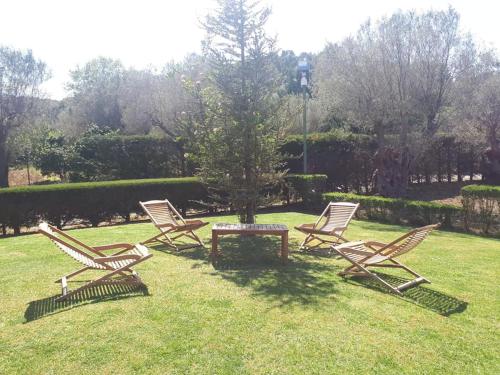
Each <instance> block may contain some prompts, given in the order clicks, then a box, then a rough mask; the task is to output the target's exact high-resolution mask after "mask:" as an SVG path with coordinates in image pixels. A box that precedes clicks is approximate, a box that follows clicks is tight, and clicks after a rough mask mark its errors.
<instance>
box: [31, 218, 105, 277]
mask: <svg viewBox="0 0 500 375" xmlns="http://www.w3.org/2000/svg"><path fill="white" fill-rule="evenodd" d="M38 232H39V233H41V234H43V235H45V236H47V237H49V238H50V239H51V240H52V242H53V243H54V244H55V245H56V246H57V247H58V248H59V249H60V250H61V251H63V252H64V253H65V254H66V255H68V256H70V257H71V258H73V259H75V260H76V261H77V262H80V263H82V264H83V265H85V266H87V267H92V268H98V269H106V267H104V266H103V265H101V264H99V263H97V262H95V261H94V255H101V254H97V253H96V252H95V250H93V249H92V248H91V247H90V246H87V245H85V244H84V243H82V242H80V241H78V240H77V239H76V238H73V237H71V236H70V235H68V234H67V233H64V232H63V231H61V230H59V229H57V228H56V227H54V226H52V225H49V224H47V223H40V225H39V226H38Z"/></svg>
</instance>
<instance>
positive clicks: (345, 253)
mask: <svg viewBox="0 0 500 375" xmlns="http://www.w3.org/2000/svg"><path fill="white" fill-rule="evenodd" d="M437 227H439V224H434V225H427V226H425V227H421V228H417V229H414V230H412V231H410V232H408V233H406V234H405V235H403V236H401V237H399V238H398V239H396V240H394V241H393V242H391V243H389V244H384V243H381V242H375V241H357V242H346V243H343V244H341V245H336V246H333V249H334V250H335V251H336V252H337V253H338V254H339V255H340V256H342V257H343V258H344V259H346V260H347V261H349V262H350V263H351V266H349V267H347V268H346V269H345V270H343V271H342V272H340V273H339V275H341V276H349V275H351V276H369V277H372V278H374V279H376V280H378V281H379V282H381V283H382V284H383V285H385V286H386V287H388V288H389V289H390V290H391V291H393V292H394V293H396V294H401V292H402V291H403V290H405V289H408V288H411V287H414V286H416V285H419V284H421V283H430V281H429V280H427V279H426V278H424V277H423V276H420V275H419V274H418V273H416V272H414V271H412V270H411V269H409V268H408V267H406V266H405V265H403V264H401V263H400V262H398V261H397V260H396V259H394V258H396V257H399V256H401V255H403V254H405V253H407V252H409V251H411V250H413V249H414V248H415V247H417V246H418V245H419V244H420V243H421V242H422V241H423V240H424V239H425V238H426V237H427V236H428V235H429V233H430V232H431V231H432V230H434V229H436V228H437ZM368 267H394V268H401V269H403V270H405V271H407V272H409V273H411V274H412V275H413V276H415V277H416V278H415V279H413V280H411V281H408V282H406V283H403V284H401V285H398V286H395V287H394V286H392V285H390V284H389V283H387V282H386V281H384V280H383V279H382V278H381V277H379V276H378V275H377V274H375V273H373V272H371V271H370V270H369V269H368Z"/></svg>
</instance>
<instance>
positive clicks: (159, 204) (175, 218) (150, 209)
mask: <svg viewBox="0 0 500 375" xmlns="http://www.w3.org/2000/svg"><path fill="white" fill-rule="evenodd" d="M139 203H140V205H141V206H142V208H143V209H144V211H145V212H146V214H147V215H148V216H149V218H150V219H151V221H152V222H153V223H154V224H155V225H156V226H158V225H163V224H172V225H174V226H178V225H182V224H184V223H185V221H184V218H183V217H182V216H181V214H179V212H177V210H176V209H175V207H174V206H173V205H172V204H171V203H170V202H169V201H168V199H165V200H153V201H147V202H139Z"/></svg>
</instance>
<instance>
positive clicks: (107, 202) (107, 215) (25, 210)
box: [0, 177, 206, 233]
mask: <svg viewBox="0 0 500 375" xmlns="http://www.w3.org/2000/svg"><path fill="white" fill-rule="evenodd" d="M165 197H168V199H169V200H170V201H171V202H172V203H173V204H174V205H176V206H177V207H179V208H180V209H186V208H187V207H189V206H191V205H192V203H191V201H192V200H201V199H203V198H204V197H206V192H205V189H204V188H203V186H202V184H201V183H200V182H199V180H198V179H197V178H195V177H188V178H170V179H169V178H167V179H143V180H121V181H103V182H84V183H73V184H54V185H38V186H25V187H13V188H5V189H0V207H2V210H1V211H0V223H1V224H3V225H6V226H8V227H11V228H14V230H15V232H16V233H19V232H20V227H21V226H28V227H29V226H32V225H35V224H36V223H37V222H39V221H40V220H48V221H49V222H51V223H54V224H55V225H57V226H59V227H61V226H63V225H65V224H66V223H68V222H70V221H72V220H75V219H78V220H82V221H83V222H87V223H90V224H92V225H93V226H97V225H98V224H99V223H100V222H103V221H107V220H110V219H111V218H113V217H115V216H121V217H123V218H124V219H125V220H128V217H129V215H130V213H132V212H140V208H139V204H138V202H139V201H147V200H151V199H161V198H165Z"/></svg>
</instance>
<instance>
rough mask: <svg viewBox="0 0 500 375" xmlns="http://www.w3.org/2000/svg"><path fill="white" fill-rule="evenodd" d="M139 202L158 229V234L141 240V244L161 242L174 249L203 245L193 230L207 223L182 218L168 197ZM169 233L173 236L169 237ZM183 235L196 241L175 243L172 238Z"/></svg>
mask: <svg viewBox="0 0 500 375" xmlns="http://www.w3.org/2000/svg"><path fill="white" fill-rule="evenodd" d="M139 203H140V205H141V207H142V208H143V210H144V212H146V214H147V215H148V216H149V218H150V219H151V221H152V222H153V224H154V225H155V226H156V228H158V230H159V231H160V234H157V235H155V236H153V237H151V238H149V239H147V240H146V241H144V242H141V243H142V244H144V245H145V244H148V243H152V242H161V243H163V244H165V245H167V246H171V247H173V248H174V249H175V250H180V249H186V248H190V247H197V246H203V242H202V241H201V239H200V238H199V237H198V236H197V235H196V234H195V233H194V231H195V230H197V229H200V228H201V227H204V226H205V225H208V223H206V222H203V221H201V220H184V218H183V217H182V216H181V214H179V212H177V210H176V209H175V207H174V206H173V205H172V204H171V203H170V202H169V201H168V199H165V200H153V201H148V202H139ZM170 235H174V236H173V237H170ZM183 236H185V237H188V238H190V239H192V240H194V241H196V243H194V244H188V245H185V246H179V245H176V244H175V243H174V240H176V239H178V238H180V237H183Z"/></svg>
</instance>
